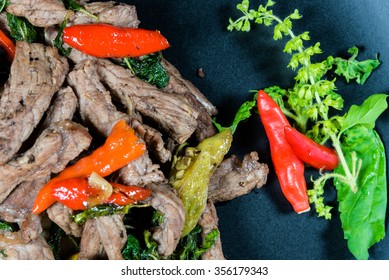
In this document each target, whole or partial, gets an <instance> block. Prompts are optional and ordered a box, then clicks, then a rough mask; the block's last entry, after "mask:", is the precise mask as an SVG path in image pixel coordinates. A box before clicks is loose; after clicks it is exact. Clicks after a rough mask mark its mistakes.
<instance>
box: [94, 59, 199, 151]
mask: <svg viewBox="0 0 389 280" xmlns="http://www.w3.org/2000/svg"><path fill="white" fill-rule="evenodd" d="M97 69H98V74H99V77H100V79H101V80H102V81H103V83H104V84H106V85H107V86H108V87H109V89H110V90H111V92H112V94H113V95H115V96H116V97H117V98H118V99H119V100H121V102H122V103H123V104H124V105H126V104H127V103H128V100H131V101H132V104H133V106H134V108H135V110H136V111H138V112H139V113H140V114H141V115H142V116H144V117H145V118H146V117H147V118H149V119H151V120H153V121H154V122H155V123H156V124H158V125H159V126H160V127H161V128H162V129H163V130H164V131H166V132H167V133H168V134H169V136H170V137H171V138H173V139H174V140H175V141H177V142H178V143H180V144H181V143H183V142H185V141H186V140H187V139H188V138H189V137H190V136H191V135H192V133H193V132H194V131H195V129H196V127H197V117H198V114H199V113H198V111H197V110H196V109H195V108H193V107H191V106H190V105H189V104H188V102H187V101H186V99H185V98H183V97H181V96H177V95H173V94H169V93H165V92H163V91H161V90H159V89H158V88H156V87H155V86H153V85H150V84H149V83H147V82H144V81H142V80H140V79H139V78H137V77H135V76H134V75H133V74H132V73H131V71H129V70H126V69H125V68H123V67H121V66H119V65H116V64H114V63H112V62H110V61H108V60H98V67H97Z"/></svg>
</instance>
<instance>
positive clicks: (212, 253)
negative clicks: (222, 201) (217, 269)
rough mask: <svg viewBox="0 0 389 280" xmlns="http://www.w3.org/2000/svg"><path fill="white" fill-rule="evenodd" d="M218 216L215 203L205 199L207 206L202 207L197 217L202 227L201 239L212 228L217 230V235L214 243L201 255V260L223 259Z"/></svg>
mask: <svg viewBox="0 0 389 280" xmlns="http://www.w3.org/2000/svg"><path fill="white" fill-rule="evenodd" d="M218 222H219V218H218V217H217V213H216V208H215V205H214V204H213V203H212V201H210V200H208V201H207V206H206V207H205V209H204V212H203V214H202V215H201V217H200V219H199V225H200V226H201V227H202V228H203V231H202V232H201V236H202V238H203V240H204V239H205V236H206V235H207V234H208V233H210V232H211V231H212V230H217V231H218V233H219V236H218V238H217V240H216V242H215V244H214V245H213V246H212V248H210V249H209V250H208V251H207V252H205V253H204V254H202V255H201V259H203V260H224V259H225V257H224V254H223V248H222V243H221V238H220V232H219V229H218Z"/></svg>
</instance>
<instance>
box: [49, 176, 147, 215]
mask: <svg viewBox="0 0 389 280" xmlns="http://www.w3.org/2000/svg"><path fill="white" fill-rule="evenodd" d="M111 184H112V186H113V188H114V192H113V193H112V194H111V195H110V197H109V198H108V199H106V200H104V201H101V203H112V204H116V205H119V206H126V205H129V204H135V203H136V202H138V201H141V200H144V199H146V198H147V197H149V196H150V194H151V191H150V190H148V189H144V188H141V187H136V186H124V185H121V184H118V183H111ZM97 195H99V190H97V189H95V188H93V187H91V186H90V185H89V184H88V179H87V178H84V177H81V178H70V179H65V180H61V181H57V182H54V183H53V184H52V185H51V196H52V197H53V198H54V199H55V200H56V201H58V202H60V203H62V204H63V205H65V206H66V207H68V208H70V209H73V210H85V209H87V208H88V207H90V204H89V202H90V201H91V200H93V199H94V197H95V196H97Z"/></svg>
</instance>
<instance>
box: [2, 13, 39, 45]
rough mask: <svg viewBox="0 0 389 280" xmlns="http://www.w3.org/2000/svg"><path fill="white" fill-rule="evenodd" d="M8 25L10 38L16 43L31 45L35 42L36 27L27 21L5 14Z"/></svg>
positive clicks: (36, 36)
mask: <svg viewBox="0 0 389 280" xmlns="http://www.w3.org/2000/svg"><path fill="white" fill-rule="evenodd" d="M7 20H8V25H9V27H10V29H11V37H12V38H14V39H15V40H16V41H25V42H29V43H33V42H36V41H37V38H38V35H37V34H38V33H37V30H36V27H35V26H33V25H32V24H31V23H30V22H29V21H28V20H27V19H25V18H23V17H18V16H15V15H12V14H10V13H7Z"/></svg>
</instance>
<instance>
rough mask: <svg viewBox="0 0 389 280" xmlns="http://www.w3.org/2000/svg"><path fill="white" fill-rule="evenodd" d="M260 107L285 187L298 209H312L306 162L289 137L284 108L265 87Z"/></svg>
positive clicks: (298, 210)
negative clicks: (286, 129) (309, 199)
mask: <svg viewBox="0 0 389 280" xmlns="http://www.w3.org/2000/svg"><path fill="white" fill-rule="evenodd" d="M257 105H258V111H259V115H260V118H261V121H262V124H263V126H264V128H265V132H266V135H267V138H268V139H269V143H270V152H271V158H272V162H273V165H274V169H275V172H276V175H277V177H278V181H279V183H280V186H281V190H282V192H283V194H284V195H285V197H286V199H287V200H288V201H289V202H290V204H291V205H292V207H293V209H294V211H295V212H296V213H302V212H306V211H309V209H310V206H309V202H308V195H307V186H306V181H305V177H304V163H303V162H302V161H301V160H300V159H299V158H298V157H297V156H296V154H295V153H294V151H293V150H292V148H291V146H290V145H289V144H288V142H287V141H286V137H285V132H284V128H285V126H290V124H289V121H288V120H287V118H286V117H285V115H284V114H283V112H282V110H281V108H280V107H279V106H278V105H277V103H275V102H274V100H273V99H272V98H271V97H270V96H269V95H267V94H266V92H265V91H263V90H260V91H258V100H257Z"/></svg>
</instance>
